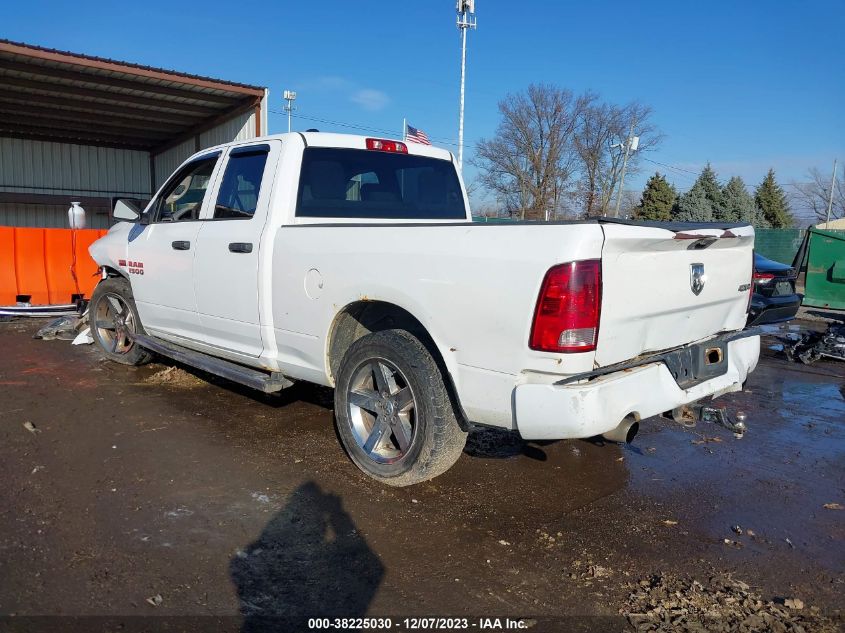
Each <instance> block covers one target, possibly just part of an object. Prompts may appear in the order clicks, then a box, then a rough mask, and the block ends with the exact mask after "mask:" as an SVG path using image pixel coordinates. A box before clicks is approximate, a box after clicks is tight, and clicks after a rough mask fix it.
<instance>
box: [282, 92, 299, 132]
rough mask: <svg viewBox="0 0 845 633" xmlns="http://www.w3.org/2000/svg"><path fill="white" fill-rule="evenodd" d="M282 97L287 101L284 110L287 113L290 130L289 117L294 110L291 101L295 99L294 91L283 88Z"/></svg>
mask: <svg viewBox="0 0 845 633" xmlns="http://www.w3.org/2000/svg"><path fill="white" fill-rule="evenodd" d="M282 98H283V99H284V100H285V101H287V103H286V104H285V112H287V113H288V132H290V117H291V114H292V113H293V111H294V109H295V108H294V107H293V102H294V101H295V100H296V93H295V92H294V91H293V90H285V93H284V94H283V95H282Z"/></svg>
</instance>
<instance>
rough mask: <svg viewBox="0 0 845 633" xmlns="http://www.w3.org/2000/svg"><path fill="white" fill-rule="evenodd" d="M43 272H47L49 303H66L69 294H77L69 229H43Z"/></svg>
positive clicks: (71, 238) (71, 236) (71, 239)
mask: <svg viewBox="0 0 845 633" xmlns="http://www.w3.org/2000/svg"><path fill="white" fill-rule="evenodd" d="M44 272H45V273H46V274H47V295H48V297H49V302H50V303H51V304H53V305H56V304H60V303H67V302H68V299H69V297H70V296H71V295H74V294H77V290H76V283H75V282H74V280H73V235H71V231H69V230H64V229H44ZM33 303H34V297H33Z"/></svg>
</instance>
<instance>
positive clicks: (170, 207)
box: [153, 154, 219, 222]
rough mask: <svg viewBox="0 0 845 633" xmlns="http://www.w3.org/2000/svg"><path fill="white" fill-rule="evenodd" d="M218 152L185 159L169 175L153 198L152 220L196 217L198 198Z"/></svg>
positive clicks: (200, 196) (215, 161)
mask: <svg viewBox="0 0 845 633" xmlns="http://www.w3.org/2000/svg"><path fill="white" fill-rule="evenodd" d="M218 156H219V154H215V155H214V156H213V157H209V158H201V159H199V160H195V161H193V162H191V163H188V164H187V165H185V166H184V167H183V168H182V169H181V170H179V171H178V172H177V173H176V175H175V176H173V177H172V178H171V179H170V182H168V184H167V186H166V187H165V188H164V190H163V191H162V192H161V194H160V195H159V197H158V198H157V199H156V202H155V208H154V216H153V217H154V220H155V221H156V222H181V221H184V220H198V219H199V217H200V209H201V208H202V201H203V198H205V192H206V190H207V189H208V183H209V181H210V180H211V173H212V172H213V171H214V165H215V164H216V163H217V158H218Z"/></svg>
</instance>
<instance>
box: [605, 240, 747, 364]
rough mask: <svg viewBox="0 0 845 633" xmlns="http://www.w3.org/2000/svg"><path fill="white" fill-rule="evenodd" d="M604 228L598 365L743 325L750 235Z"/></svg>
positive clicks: (688, 341) (736, 328) (682, 343)
mask: <svg viewBox="0 0 845 633" xmlns="http://www.w3.org/2000/svg"><path fill="white" fill-rule="evenodd" d="M602 229H603V230H604V246H603V248H602V309H601V325H600V330H599V336H598V346H597V348H596V364H597V365H599V366H604V365H611V364H613V363H618V362H622V361H626V360H630V359H633V358H636V357H637V356H639V355H641V354H644V353H648V352H656V351H660V350H666V349H670V348H673V347H678V346H680V345H685V344H687V343H691V342H694V341H699V340H701V339H704V338H707V337H709V336H713V335H715V334H718V333H719V332H725V331H731V330H740V329H742V328H743V327H744V326H745V321H746V318H747V316H746V311H747V308H748V297H749V285H748V284H749V283H750V282H751V272H752V271H751V267H752V252H753V248H754V229H753V228H751V227H750V226H742V227H739V228H731V229H723V228H718V227H717V228H706V229H701V228H694V229H673V228H666V227H660V226H655V225H650V226H648V225H636V224H603V225H602ZM701 282H703V285H702V283H701Z"/></svg>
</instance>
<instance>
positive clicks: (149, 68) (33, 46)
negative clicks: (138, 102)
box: [0, 38, 264, 91]
mask: <svg viewBox="0 0 845 633" xmlns="http://www.w3.org/2000/svg"><path fill="white" fill-rule="evenodd" d="M0 44H9V45H12V46H15V47H21V48H25V49H29V50H31V51H39V52H42V53H51V54H54V55H61V56H66V57H69V58H76V59H80V60H87V61H91V62H95V63H98V64H109V65H112V64H114V65H119V66H122V67H124V68H126V69H135V70H141V71H147V72H156V73H167V74H168V75H173V76H174V77H181V78H183V79H195V80H197V79H198V80H202V81H208V82H214V83H219V84H226V85H228V86H233V87H237V88H248V89H250V90H256V91H263V90H264V86H253V85H250V84H244V83H239V82H236V81H228V80H226V79H215V78H214V77H206V76H204V75H192V74H190V73H185V72H180V71H178V70H168V69H166V68H157V67H155V66H144V65H143V64H135V63H132V62H125V61H120V60H117V59H111V58H108V57H96V56H94V55H84V54H82V53H74V52H71V51H63V50H59V49H57V48H47V47H45V46H38V45H36V44H27V43H25V42H15V41H12V40H7V39H3V38H0Z"/></svg>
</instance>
